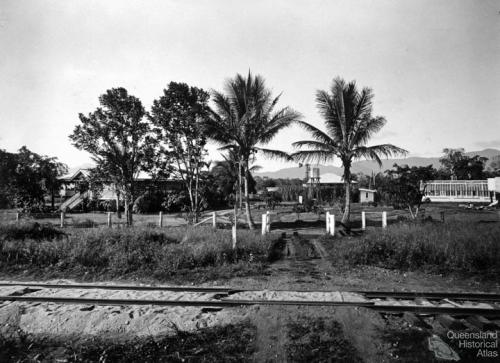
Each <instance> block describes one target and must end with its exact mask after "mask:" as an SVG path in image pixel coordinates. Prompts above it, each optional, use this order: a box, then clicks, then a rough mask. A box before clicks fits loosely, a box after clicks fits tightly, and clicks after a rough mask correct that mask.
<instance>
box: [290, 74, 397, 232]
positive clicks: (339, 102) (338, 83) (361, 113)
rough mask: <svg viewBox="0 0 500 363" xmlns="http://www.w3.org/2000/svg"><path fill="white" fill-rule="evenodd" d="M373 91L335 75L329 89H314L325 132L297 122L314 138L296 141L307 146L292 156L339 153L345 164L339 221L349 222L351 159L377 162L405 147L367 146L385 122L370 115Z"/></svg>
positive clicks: (323, 158) (326, 158)
mask: <svg viewBox="0 0 500 363" xmlns="http://www.w3.org/2000/svg"><path fill="white" fill-rule="evenodd" d="M372 99H373V92H372V90H371V89H369V88H363V89H362V90H361V92H359V91H358V90H357V88H356V83H355V82H354V81H352V82H350V83H346V82H345V81H344V80H343V79H341V78H335V79H334V80H333V82H332V86H331V89H330V92H327V91H317V92H316V103H317V106H318V109H319V113H320V115H321V116H322V117H323V118H324V120H325V126H326V130H327V131H326V132H324V131H322V130H320V129H318V128H316V127H315V126H312V125H310V124H308V123H306V122H302V121H301V122H299V124H300V125H301V126H303V127H304V128H305V129H306V130H307V131H309V132H310V133H311V134H312V136H313V138H314V140H304V141H298V142H295V143H294V144H293V145H294V146H295V147H298V148H302V147H307V148H309V150H301V151H298V152H296V153H294V154H293V155H292V156H293V157H294V158H295V159H297V160H299V161H313V160H317V161H331V160H333V159H334V158H335V157H338V158H339V159H340V160H341V161H342V165H343V167H344V175H343V178H344V186H345V208H344V214H343V216H342V223H348V222H349V215H350V211H351V208H350V206H351V192H350V191H351V180H352V174H351V165H352V162H353V160H356V159H360V158H367V159H373V160H375V161H376V162H377V163H378V164H379V165H380V166H381V165H382V161H381V160H380V157H381V156H386V157H389V156H392V155H394V154H406V153H407V151H406V150H404V149H401V148H399V147H397V146H394V145H392V144H381V145H374V146H366V143H367V142H368V141H369V139H370V138H371V137H372V136H373V135H374V134H375V133H377V132H378V131H380V129H381V128H382V127H383V126H384V125H385V124H386V120H385V118H384V117H381V116H376V117H372Z"/></svg>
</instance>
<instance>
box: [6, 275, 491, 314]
mask: <svg viewBox="0 0 500 363" xmlns="http://www.w3.org/2000/svg"><path fill="white" fill-rule="evenodd" d="M106 290H113V292H114V293H115V294H122V295H123V294H124V295H125V296H119V297H114V296H113V294H111V296H109V295H110V294H109V291H108V293H106ZM69 291H71V293H65V292H69ZM131 291H134V292H142V293H145V294H146V295H145V296H142V297H141V296H139V297H137V296H135V297H130V296H128V295H127V292H131ZM89 294H90V295H91V296H88V295H89ZM106 294H107V296H106ZM147 294H149V295H147ZM155 294H156V295H157V296H153V297H151V296H150V295H155ZM162 294H163V295H162ZM1 302H4V303H5V302H24V303H56V304H82V305H157V306H193V307H217V308H227V307H237V306H252V305H299V306H300V305H303V306H347V307H356V308H368V309H372V310H375V311H378V312H381V313H387V314H400V313H405V312H409V313H413V314H418V315H443V314H444V315H450V316H471V315H477V316H481V317H489V318H492V319H498V318H500V294H490V293H488V294H487V293H448V292H384V291H351V292H339V291H306V290H302V291H289V290H274V291H265V290H255V289H233V288H229V287H192V286H187V287H183V286H140V285H139V286H136V285H100V284H44V283H29V282H19V283H18V282H0V304H1Z"/></svg>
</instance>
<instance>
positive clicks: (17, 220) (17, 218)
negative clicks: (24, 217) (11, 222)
mask: <svg viewBox="0 0 500 363" xmlns="http://www.w3.org/2000/svg"><path fill="white" fill-rule="evenodd" d="M16 223H19V212H17V213H16Z"/></svg>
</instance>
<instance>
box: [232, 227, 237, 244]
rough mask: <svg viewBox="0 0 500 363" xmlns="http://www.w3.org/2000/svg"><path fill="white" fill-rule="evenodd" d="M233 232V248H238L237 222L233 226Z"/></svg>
mask: <svg viewBox="0 0 500 363" xmlns="http://www.w3.org/2000/svg"><path fill="white" fill-rule="evenodd" d="M232 232H233V250H235V249H236V224H235V225H234V226H233V228H232Z"/></svg>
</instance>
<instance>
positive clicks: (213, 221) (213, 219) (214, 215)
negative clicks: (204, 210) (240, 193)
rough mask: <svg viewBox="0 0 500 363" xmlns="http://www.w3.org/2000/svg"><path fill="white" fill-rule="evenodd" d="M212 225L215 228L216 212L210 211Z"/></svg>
mask: <svg viewBox="0 0 500 363" xmlns="http://www.w3.org/2000/svg"><path fill="white" fill-rule="evenodd" d="M212 227H214V228H217V213H215V212H213V213H212Z"/></svg>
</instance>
